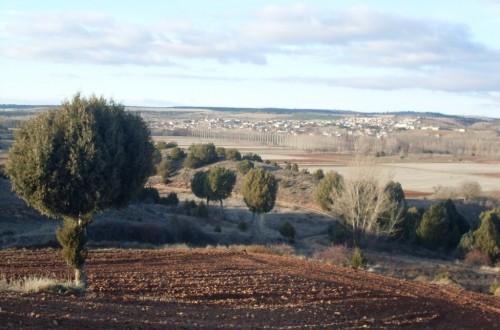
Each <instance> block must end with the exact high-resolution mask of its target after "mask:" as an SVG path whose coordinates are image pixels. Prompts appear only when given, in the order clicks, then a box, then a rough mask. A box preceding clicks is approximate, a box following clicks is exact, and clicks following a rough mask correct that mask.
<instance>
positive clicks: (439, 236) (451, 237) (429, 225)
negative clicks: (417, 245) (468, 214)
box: [417, 203, 460, 249]
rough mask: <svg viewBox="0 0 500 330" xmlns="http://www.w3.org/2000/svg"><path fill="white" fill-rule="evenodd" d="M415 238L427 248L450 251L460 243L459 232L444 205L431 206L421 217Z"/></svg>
mask: <svg viewBox="0 0 500 330" xmlns="http://www.w3.org/2000/svg"><path fill="white" fill-rule="evenodd" d="M417 236H418V238H419V240H420V242H421V243H422V245H424V246H425V247H427V248H431V249H432V248H443V249H451V248H454V247H456V246H457V245H458V243H459V241H460V231H459V228H458V225H457V223H456V222H454V221H453V218H452V217H450V214H449V212H448V211H447V208H446V206H445V204H444V203H439V204H433V205H431V207H430V208H429V210H427V211H426V212H425V213H424V215H423V216H422V221H421V222H420V225H419V226H418V228H417Z"/></svg>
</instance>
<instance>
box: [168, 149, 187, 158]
mask: <svg viewBox="0 0 500 330" xmlns="http://www.w3.org/2000/svg"><path fill="white" fill-rule="evenodd" d="M170 157H172V159H173V160H181V159H184V157H186V154H185V153H184V150H182V149H181V148H179V147H175V148H174V149H172V152H171V153H170Z"/></svg>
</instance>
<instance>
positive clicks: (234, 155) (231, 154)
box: [226, 149, 241, 161]
mask: <svg viewBox="0 0 500 330" xmlns="http://www.w3.org/2000/svg"><path fill="white" fill-rule="evenodd" d="M226 159H227V160H234V161H240V160H241V154H240V152H239V151H238V150H237V149H226Z"/></svg>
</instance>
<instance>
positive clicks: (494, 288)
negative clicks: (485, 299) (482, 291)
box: [488, 279, 500, 296]
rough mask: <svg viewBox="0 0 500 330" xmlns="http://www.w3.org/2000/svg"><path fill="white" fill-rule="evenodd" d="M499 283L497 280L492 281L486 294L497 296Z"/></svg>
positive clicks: (499, 287)
mask: <svg viewBox="0 0 500 330" xmlns="http://www.w3.org/2000/svg"><path fill="white" fill-rule="evenodd" d="M499 289H500V282H498V280H497V279H494V280H493V282H492V283H491V285H490V288H489V290H488V292H489V293H490V294H492V295H494V296H499V295H500V294H499V292H500V291H499Z"/></svg>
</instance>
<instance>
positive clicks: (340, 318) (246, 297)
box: [0, 247, 500, 329]
mask: <svg viewBox="0 0 500 330" xmlns="http://www.w3.org/2000/svg"><path fill="white" fill-rule="evenodd" d="M0 260H1V262H0V271H1V272H2V274H4V276H7V277H8V278H22V277H23V276H52V277H59V278H61V277H62V278H64V277H65V276H67V269H66V267H65V265H64V264H63V262H62V261H61V259H60V257H59V253H58V251H57V250H52V249H42V250H2V251H0ZM88 271H89V283H90V286H89V289H88V292H87V294H85V295H84V296H78V295H74V294H71V293H67V294H57V293H50V292H45V293H18V292H5V291H4V292H0V306H1V311H0V328H2V329H11V328H30V329H40V328H64V329H74V328H80V329H82V328H91V329H134V328H148V329H165V328H189V329H193V328H196V329H213V328H238V329H255V328H274V329H276V328H286V329H305V328H314V329H332V328H336V329H340V328H348V329H353V328H355V329H358V328H376V329H380V328H384V329H399V328H402V327H404V328H411V329H429V328H432V329H450V328H460V329H494V328H498V327H499V326H500V300H499V299H498V298H497V297H492V296H486V295H482V294H477V293H473V292H468V291H463V290H461V289H457V288H454V287H449V286H442V285H437V284H427V283H422V282H418V281H407V280H398V279H394V278H391V277H387V276H380V275H376V274H371V273H368V272H365V271H359V270H353V269H351V268H347V267H340V266H334V265H329V264H325V263H320V262H316V261H312V260H302V259H297V258H291V257H287V256H274V255H267V254H262V253H258V252H253V251H252V250H251V248H250V247H249V248H247V249H245V250H242V249H240V250H238V249H225V248H223V249H195V250H190V249H186V248H182V247H181V248H174V249H160V250H138V249H134V250H128V249H127V250H117V249H99V250H91V251H90V254H89V258H88Z"/></svg>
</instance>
